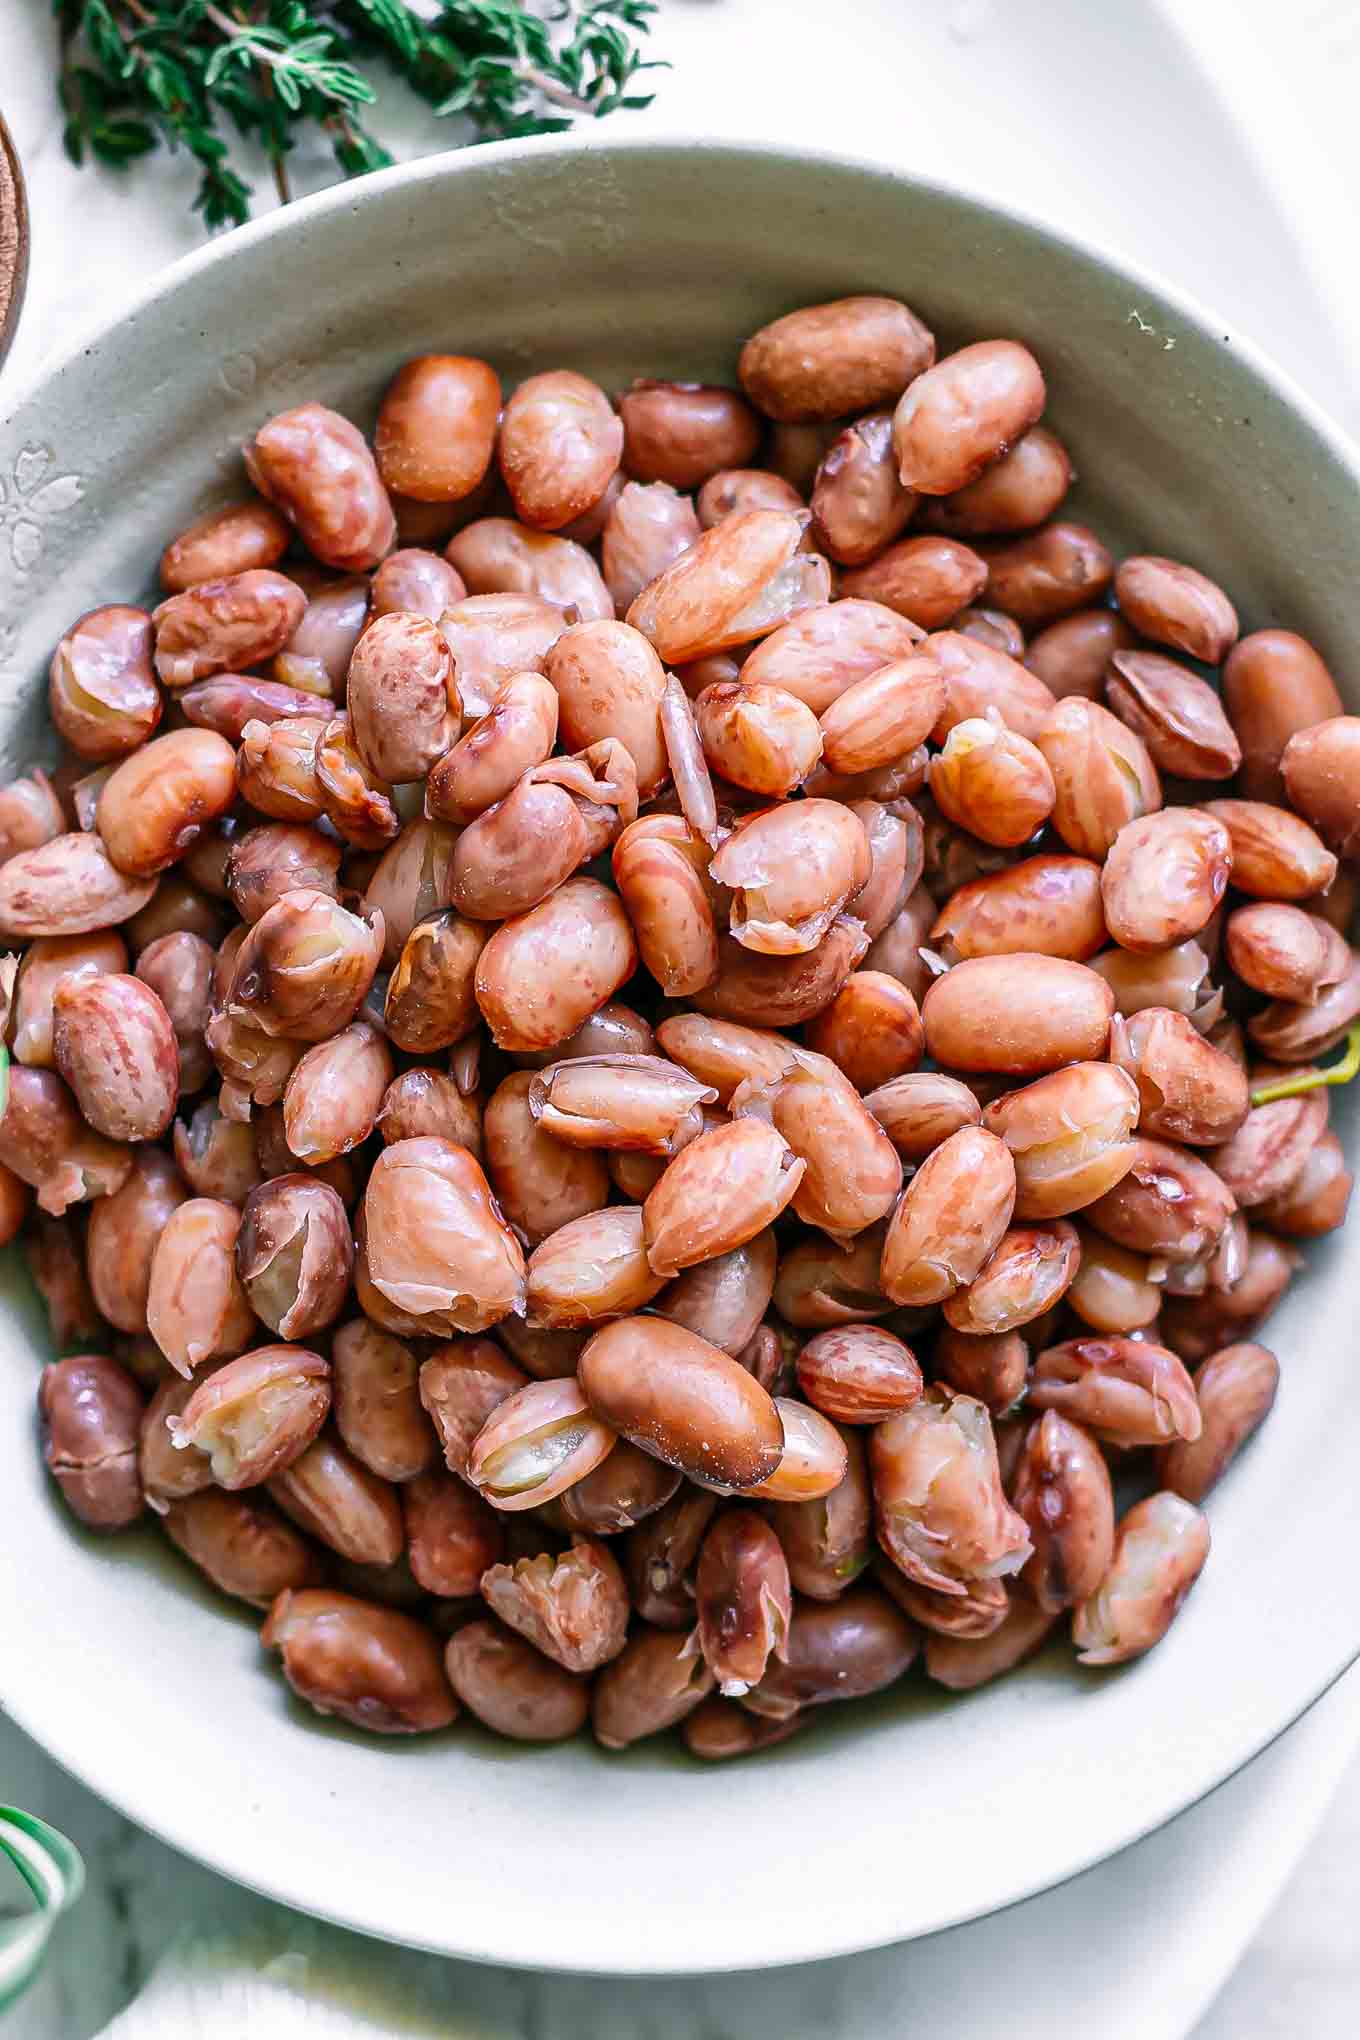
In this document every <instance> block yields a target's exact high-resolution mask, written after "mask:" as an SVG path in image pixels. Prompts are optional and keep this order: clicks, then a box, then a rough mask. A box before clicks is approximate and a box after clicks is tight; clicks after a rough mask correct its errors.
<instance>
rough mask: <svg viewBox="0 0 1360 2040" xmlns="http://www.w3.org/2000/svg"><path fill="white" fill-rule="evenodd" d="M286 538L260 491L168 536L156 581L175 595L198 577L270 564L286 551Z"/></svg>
mask: <svg viewBox="0 0 1360 2040" xmlns="http://www.w3.org/2000/svg"><path fill="white" fill-rule="evenodd" d="M290 537H291V533H290V530H289V525H288V520H287V518H286V517H282V516H280V514H279V512H278V511H277V510H276V509H275V508H274V506H273V505H272V504H271V503H265V502H262V501H261V500H260V498H259V497H258V496H256V497H253V498H252V499H251V500H250V501H249V502H245V503H228V504H226V505H225V506H224V507H223V508H222V509H220V510H209V511H208V513H207V514H206V516H203V517H199V518H196V519H195V521H194V522H193V523H192V524H190V525H187V526H186V527H185V529H184V530H183V531H181V532H179V533H178V534H177V536H176V537H174V538H172V539H171V541H170V543H169V545H168V546H167V547H166V548H165V551H164V552H163V553H162V554H161V558H160V568H159V574H160V584H161V586H162V588H164V590H165V592H166V594H167V595H178V594H180V593H182V591H183V590H184V589H185V588H193V587H196V586H197V584H198V583H199V582H200V581H217V580H221V579H223V578H224V577H225V576H226V575H228V574H244V573H246V572H248V571H249V569H250V568H252V567H272V566H274V565H276V564H277V562H278V561H279V560H281V559H282V558H283V555H284V554H285V553H286V552H287V550H288V542H289V539H290Z"/></svg>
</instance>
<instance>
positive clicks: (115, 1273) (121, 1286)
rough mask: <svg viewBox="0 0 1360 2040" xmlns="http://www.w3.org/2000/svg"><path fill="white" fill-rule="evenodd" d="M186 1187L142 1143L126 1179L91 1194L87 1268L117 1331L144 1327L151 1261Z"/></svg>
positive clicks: (98, 1300) (163, 1156)
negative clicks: (105, 1194) (104, 1191)
mask: <svg viewBox="0 0 1360 2040" xmlns="http://www.w3.org/2000/svg"><path fill="white" fill-rule="evenodd" d="M187 1194H188V1193H187V1190H186V1186H185V1184H184V1182H183V1180H182V1178H181V1177H180V1174H179V1172H178V1170H177V1169H176V1168H175V1166H174V1164H173V1163H172V1162H171V1160H170V1158H169V1156H168V1155H166V1154H163V1153H162V1152H161V1151H160V1150H159V1149H158V1148H149V1147H148V1148H142V1149H140V1150H139V1151H138V1153H137V1155H136V1156H135V1157H134V1160H133V1164H132V1169H131V1172H130V1174H129V1175H128V1177H127V1180H126V1181H125V1182H124V1183H123V1184H122V1185H121V1186H120V1188H119V1189H117V1190H115V1191H114V1192H113V1193H112V1195H110V1196H108V1197H99V1198H96V1199H95V1201H94V1204H93V1205H92V1207H91V1210H90V1220H91V1223H90V1225H89V1228H88V1230H87V1233H86V1268H87V1271H88V1274H89V1280H90V1289H91V1292H92V1294H93V1296H94V1300H95V1303H96V1304H97V1306H98V1308H99V1310H100V1312H101V1313H102V1314H103V1316H104V1317H106V1318H107V1319H108V1321H109V1323H110V1324H111V1325H113V1326H114V1327H115V1328H116V1329H117V1330H118V1331H120V1332H127V1333H130V1334H137V1333H143V1332H145V1331H146V1329H147V1322H146V1304H147V1292H148V1289H149V1287H150V1283H151V1263H152V1259H153V1257H154V1255H155V1252H156V1247H157V1243H158V1242H159V1240H160V1236H161V1234H162V1232H163V1231H164V1229H165V1225H166V1221H167V1220H168V1219H169V1217H170V1214H171V1213H172V1212H173V1211H176V1210H177V1209H178V1208H179V1206H180V1205H181V1204H183V1203H184V1202H185V1199H186V1196H187Z"/></svg>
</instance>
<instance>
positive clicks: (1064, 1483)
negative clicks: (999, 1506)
mask: <svg viewBox="0 0 1360 2040" xmlns="http://www.w3.org/2000/svg"><path fill="white" fill-rule="evenodd" d="M1187 1449H1188V1448H1187ZM1012 1500H1013V1501H1014V1504H1015V1507H1016V1509H1017V1510H1018V1512H1019V1513H1020V1515H1022V1516H1023V1517H1024V1519H1025V1521H1026V1523H1028V1525H1029V1531H1030V1536H1031V1538H1032V1539H1033V1541H1034V1556H1033V1558H1032V1559H1031V1560H1030V1561H1029V1564H1028V1565H1027V1567H1026V1568H1025V1571H1024V1575H1023V1580H1024V1584H1025V1586H1026V1587H1027V1588H1028V1589H1029V1591H1030V1592H1031V1593H1032V1594H1033V1596H1034V1598H1035V1600H1036V1601H1037V1602H1038V1603H1039V1606H1040V1607H1041V1608H1044V1609H1046V1610H1047V1611H1048V1613H1049V1614H1051V1615H1057V1614H1060V1613H1061V1612H1062V1610H1063V1609H1064V1608H1070V1607H1073V1606H1074V1605H1075V1604H1076V1603H1077V1602H1079V1601H1084V1600H1085V1599H1086V1598H1087V1596H1088V1595H1090V1594H1093V1593H1094V1592H1095V1591H1096V1589H1097V1587H1098V1586H1099V1585H1100V1583H1101V1581H1102V1579H1103V1578H1104V1577H1105V1574H1106V1572H1107V1571H1108V1570H1109V1565H1110V1559H1111V1556H1112V1555H1113V1552H1114V1494H1113V1490H1112V1489H1111V1486H1110V1475H1109V1470H1108V1468H1107V1467H1106V1464H1105V1461H1104V1459H1103V1458H1102V1456H1101V1454H1100V1451H1099V1450H1098V1448H1097V1447H1096V1445H1095V1444H1094V1442H1093V1441H1092V1439H1091V1438H1090V1437H1089V1436H1088V1435H1087V1433H1086V1432H1085V1431H1083V1430H1082V1429H1081V1427H1080V1425H1078V1424H1072V1423H1069V1422H1068V1421H1067V1419H1066V1418H1065V1417H1061V1416H1059V1414H1058V1412H1057V1411H1056V1410H1047V1411H1046V1412H1045V1413H1044V1415H1043V1416H1042V1417H1040V1418H1039V1419H1038V1421H1037V1422H1036V1423H1034V1424H1031V1425H1030V1428H1029V1430H1028V1432H1027V1433H1026V1437H1025V1445H1024V1450H1023V1452H1022V1453H1021V1457H1020V1471H1019V1474H1018V1476H1017V1479H1016V1484H1015V1487H1014V1489H1013V1490H1012Z"/></svg>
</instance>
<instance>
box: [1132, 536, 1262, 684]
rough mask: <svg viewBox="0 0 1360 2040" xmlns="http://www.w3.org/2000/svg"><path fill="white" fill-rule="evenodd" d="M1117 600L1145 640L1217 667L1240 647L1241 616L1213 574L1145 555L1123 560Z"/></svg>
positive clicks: (1173, 561)
mask: <svg viewBox="0 0 1360 2040" xmlns="http://www.w3.org/2000/svg"><path fill="white" fill-rule="evenodd" d="M1114 592H1115V600H1116V601H1117V602H1118V604H1119V607H1120V609H1121V610H1122V612H1123V614H1124V615H1125V616H1126V617H1127V618H1128V620H1129V622H1130V623H1131V624H1132V626H1133V628H1134V629H1135V630H1136V631H1137V632H1138V633H1139V635H1140V636H1142V637H1145V638H1151V639H1153V641H1154V642H1155V643H1157V644H1164V645H1172V646H1174V647H1175V649H1176V650H1177V651H1180V652H1188V653H1189V655H1190V657H1191V658H1192V659H1202V660H1203V661H1204V663H1205V665H1206V666H1217V665H1218V664H1219V663H1220V661H1221V660H1222V659H1224V658H1225V657H1226V656H1227V654H1228V653H1229V652H1230V651H1231V650H1232V648H1233V646H1234V644H1235V643H1236V642H1237V612H1236V610H1235V609H1234V608H1233V606H1232V604H1231V602H1229V600H1228V598H1227V596H1226V595H1225V594H1224V593H1223V590H1222V589H1221V588H1219V587H1217V586H1216V585H1215V583H1214V582H1212V581H1211V580H1210V579H1209V577H1208V575H1207V574H1201V573H1199V572H1198V571H1197V569H1196V568H1194V567H1187V566H1184V565H1183V564H1182V563H1181V562H1180V561H1179V560H1166V559H1161V558H1158V557H1157V556H1155V555H1154V554H1151V553H1139V554H1138V555H1136V556H1135V557H1134V558H1131V559H1126V560H1123V561H1121V563H1120V567H1119V572H1118V573H1117V574H1116V576H1115V583H1114Z"/></svg>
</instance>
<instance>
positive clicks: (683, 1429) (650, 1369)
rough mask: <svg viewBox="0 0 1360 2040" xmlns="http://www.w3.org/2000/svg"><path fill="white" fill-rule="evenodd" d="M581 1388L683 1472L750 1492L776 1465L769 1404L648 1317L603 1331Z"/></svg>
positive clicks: (775, 1422) (590, 1349)
mask: <svg viewBox="0 0 1360 2040" xmlns="http://www.w3.org/2000/svg"><path fill="white" fill-rule="evenodd" d="M580 1381H581V1386H582V1388H583V1389H584V1391H585V1394H586V1396H587V1398H588V1400H589V1403H590V1407H591V1408H592V1409H593V1410H594V1411H595V1412H596V1414H597V1415H598V1416H599V1417H600V1418H602V1419H603V1420H604V1422H605V1423H607V1424H608V1425H610V1426H611V1427H612V1429H613V1430H616V1431H620V1432H622V1434H623V1435H624V1437H625V1438H628V1439H630V1440H631V1441H632V1443H633V1444H634V1445H638V1446H641V1448H642V1449H643V1451H645V1452H651V1453H653V1454H654V1455H655V1457H656V1458H658V1459H663V1460H665V1461H666V1463H667V1464H668V1465H670V1466H678V1467H680V1468H681V1470H682V1471H683V1472H685V1473H688V1474H692V1475H698V1476H701V1477H702V1478H703V1479H704V1480H706V1481H711V1482H716V1483H719V1484H721V1485H722V1486H723V1487H729V1488H749V1487H755V1486H757V1485H758V1484H759V1482H761V1481H763V1480H768V1479H769V1477H770V1475H771V1474H772V1473H774V1471H775V1469H776V1467H777V1466H778V1464H779V1460H780V1456H781V1454H782V1452H783V1449H784V1444H783V1430H782V1427H781V1425H780V1421H779V1413H778V1411H777V1410H776V1408H775V1406H774V1403H773V1402H772V1400H771V1399H770V1397H769V1396H768V1395H767V1394H766V1393H765V1390H764V1389H763V1388H761V1387H760V1385H759V1383H758V1382H756V1381H755V1380H753V1379H752V1377H751V1376H750V1375H749V1374H748V1373H747V1372H746V1369H745V1368H744V1367H742V1366H741V1365H740V1364H739V1363H738V1362H737V1361H735V1360H733V1359H732V1358H731V1356H730V1355H729V1354H727V1353H724V1352H722V1351H721V1349H720V1348H718V1347H717V1346H710V1345H709V1344H708V1342H707V1340H705V1339H701V1338H699V1337H698V1336H697V1334H695V1333H694V1332H689V1331H686V1330H685V1328H684V1327H683V1326H682V1325H676V1324H671V1323H669V1322H668V1321H667V1320H666V1319H665V1318H646V1317H630V1318H623V1319H621V1320H620V1321H619V1322H618V1323H617V1324H613V1325H606V1326H605V1328H604V1330H603V1331H600V1332H597V1333H596V1334H595V1336H594V1338H593V1339H592V1340H591V1341H590V1343H589V1344H588V1345H587V1347H586V1348H585V1351H584V1352H583V1353H582V1355H581V1362H580ZM583 1470H584V1471H588V1470H589V1469H588V1468H587V1469H583Z"/></svg>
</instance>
